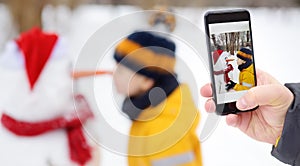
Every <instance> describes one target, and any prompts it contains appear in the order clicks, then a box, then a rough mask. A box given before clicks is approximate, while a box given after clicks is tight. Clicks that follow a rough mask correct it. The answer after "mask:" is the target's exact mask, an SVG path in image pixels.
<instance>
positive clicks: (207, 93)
mask: <svg viewBox="0 0 300 166" xmlns="http://www.w3.org/2000/svg"><path fill="white" fill-rule="evenodd" d="M200 94H201V95H202V96H203V97H212V89H211V84H210V83H207V84H205V85H204V86H203V87H202V88H201V89H200Z"/></svg>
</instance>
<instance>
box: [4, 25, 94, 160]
mask: <svg viewBox="0 0 300 166" xmlns="http://www.w3.org/2000/svg"><path fill="white" fill-rule="evenodd" d="M71 62H72V61H71V59H70V58H69V57H68V56H67V51H66V44H65V42H64V40H63V39H62V38H60V37H59V36H57V35H56V34H48V33H44V32H43V31H42V30H40V29H39V28H33V29H31V30H30V31H28V32H25V33H23V34H21V35H20V37H19V38H18V39H16V40H14V41H11V42H9V43H8V44H7V45H6V48H5V49H4V52H3V53H2V55H0V80H1V81H0V119H1V121H0V165H5V166H20V165H25V166H92V165H98V164H99V163H98V159H97V157H98V156H97V155H95V154H97V147H96V146H95V145H93V144H92V141H91V140H90V139H89V137H87V135H86V134H85V132H84V131H83V124H84V123H85V122H87V121H88V120H90V119H92V117H93V113H92V111H91V109H90V108H89V105H88V103H87V102H86V100H85V98H84V96H82V95H73V93H72V77H71ZM74 101H75V102H76V109H75V108H74Z"/></svg>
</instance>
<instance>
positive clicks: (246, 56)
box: [237, 48, 253, 61]
mask: <svg viewBox="0 0 300 166" xmlns="http://www.w3.org/2000/svg"><path fill="white" fill-rule="evenodd" d="M252 56H253V53H252V51H251V50H250V49H248V48H241V49H240V51H238V52H237V57H238V58H240V59H242V60H244V61H252Z"/></svg>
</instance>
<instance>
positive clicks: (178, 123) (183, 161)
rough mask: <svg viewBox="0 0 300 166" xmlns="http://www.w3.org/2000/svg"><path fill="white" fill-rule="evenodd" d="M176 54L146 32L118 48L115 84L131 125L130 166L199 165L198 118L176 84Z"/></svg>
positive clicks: (186, 93)
mask: <svg viewBox="0 0 300 166" xmlns="http://www.w3.org/2000/svg"><path fill="white" fill-rule="evenodd" d="M174 52H175V44H174V42H173V41H170V40H168V39H166V38H164V37H161V36H158V35H155V34H153V33H150V32H144V31H142V32H135V33H133V34H131V35H129V36H128V37H127V38H126V39H124V40H123V41H121V42H120V43H119V44H118V45H117V47H116V51H115V54H114V59H115V60H116V61H117V62H118V65H117V68H116V71H115V73H114V82H115V85H116V88H117V90H118V92H119V93H121V94H124V95H126V96H127V98H126V99H125V100H124V102H123V106H122V111H123V112H124V113H126V114H127V115H128V117H129V118H130V119H131V120H132V126H131V130H130V138H129V145H128V156H129V157H128V163H129V165H130V166H160V165H163V166H168V165H172V166H173V165H181V166H201V165H202V158H201V152H200V143H199V140H198V138H197V136H196V127H197V125H198V122H199V112H198V110H197V108H196V106H195V104H194V103H193V99H192V96H191V94H190V91H189V88H188V86H187V85H185V84H180V83H179V82H178V81H177V79H176V74H175V72H174V66H175V61H176V60H175V53H174Z"/></svg>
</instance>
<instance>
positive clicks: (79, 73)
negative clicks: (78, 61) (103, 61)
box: [71, 70, 113, 79]
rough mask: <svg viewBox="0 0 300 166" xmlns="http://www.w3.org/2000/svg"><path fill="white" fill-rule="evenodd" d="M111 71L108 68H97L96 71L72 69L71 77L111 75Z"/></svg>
mask: <svg viewBox="0 0 300 166" xmlns="http://www.w3.org/2000/svg"><path fill="white" fill-rule="evenodd" d="M112 73H113V72H112V71H108V70H98V71H74V72H73V73H72V75H71V76H72V78H74V79H78V78H82V77H91V76H99V75H112Z"/></svg>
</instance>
